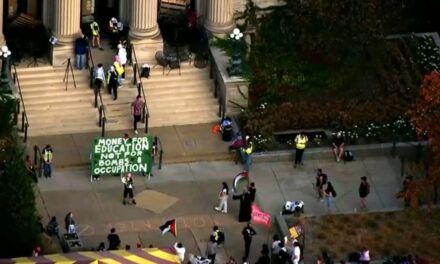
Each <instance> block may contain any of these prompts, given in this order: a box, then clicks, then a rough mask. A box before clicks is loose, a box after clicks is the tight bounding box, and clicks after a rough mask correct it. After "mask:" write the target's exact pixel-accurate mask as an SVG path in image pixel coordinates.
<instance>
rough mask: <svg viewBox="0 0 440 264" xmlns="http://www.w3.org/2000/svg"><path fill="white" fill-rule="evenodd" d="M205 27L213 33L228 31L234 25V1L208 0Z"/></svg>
mask: <svg viewBox="0 0 440 264" xmlns="http://www.w3.org/2000/svg"><path fill="white" fill-rule="evenodd" d="M205 23H206V25H205V26H206V28H207V29H208V30H209V31H211V32H212V33H214V34H222V33H230V32H231V31H232V29H233V28H234V27H235V21H234V1H231V0H208V8H207V14H206V22H205Z"/></svg>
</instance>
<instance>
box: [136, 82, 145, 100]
mask: <svg viewBox="0 0 440 264" xmlns="http://www.w3.org/2000/svg"><path fill="white" fill-rule="evenodd" d="M136 88H137V90H138V95H141V83H138V84H137V85H136ZM145 103H147V102H145Z"/></svg>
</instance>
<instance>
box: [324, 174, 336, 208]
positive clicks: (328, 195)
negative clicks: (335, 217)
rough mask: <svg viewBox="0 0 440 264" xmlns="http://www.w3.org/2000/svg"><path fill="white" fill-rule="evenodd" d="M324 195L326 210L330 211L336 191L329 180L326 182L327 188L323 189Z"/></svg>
mask: <svg viewBox="0 0 440 264" xmlns="http://www.w3.org/2000/svg"><path fill="white" fill-rule="evenodd" d="M324 196H325V203H326V205H327V211H328V212H330V211H331V208H332V207H333V198H334V197H336V191H335V188H333V185H332V183H331V182H329V181H328V182H327V188H326V189H325V191H324Z"/></svg>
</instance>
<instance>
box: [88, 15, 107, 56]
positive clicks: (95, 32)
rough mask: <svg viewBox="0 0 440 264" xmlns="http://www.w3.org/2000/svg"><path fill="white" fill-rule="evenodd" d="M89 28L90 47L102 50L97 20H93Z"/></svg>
mask: <svg viewBox="0 0 440 264" xmlns="http://www.w3.org/2000/svg"><path fill="white" fill-rule="evenodd" d="M90 30H91V31H92V47H93V48H96V47H98V48H99V49H100V50H104V49H103V48H102V47H101V35H100V30H99V25H98V22H96V21H93V22H92V23H90Z"/></svg>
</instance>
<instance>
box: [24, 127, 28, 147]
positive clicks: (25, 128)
mask: <svg viewBox="0 0 440 264" xmlns="http://www.w3.org/2000/svg"><path fill="white" fill-rule="evenodd" d="M28 127H29V124H28V123H27V122H26V124H25V126H24V143H26V142H27V137H28Z"/></svg>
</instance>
